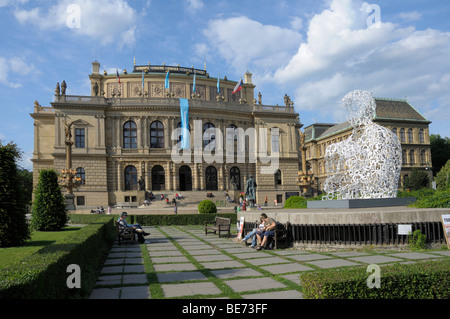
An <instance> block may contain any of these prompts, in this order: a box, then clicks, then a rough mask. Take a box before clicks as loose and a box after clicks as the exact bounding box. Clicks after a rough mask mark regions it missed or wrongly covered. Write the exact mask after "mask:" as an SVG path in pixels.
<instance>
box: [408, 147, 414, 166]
mask: <svg viewBox="0 0 450 319" xmlns="http://www.w3.org/2000/svg"><path fill="white" fill-rule="evenodd" d="M409 163H410V164H414V150H410V151H409Z"/></svg>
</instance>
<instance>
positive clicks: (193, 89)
mask: <svg viewBox="0 0 450 319" xmlns="http://www.w3.org/2000/svg"><path fill="white" fill-rule="evenodd" d="M195 76H196V73H195V72H194V83H193V85H192V93H195Z"/></svg>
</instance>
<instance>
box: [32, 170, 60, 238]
mask: <svg viewBox="0 0 450 319" xmlns="http://www.w3.org/2000/svg"><path fill="white" fill-rule="evenodd" d="M67 219H68V217H67V209H66V200H65V198H64V196H63V194H62V193H61V187H60V186H59V184H58V175H57V174H56V172H55V171H54V170H51V169H49V170H41V171H40V172H39V181H38V184H37V186H36V190H35V196H34V203H33V214H32V218H31V225H32V227H33V228H34V229H36V230H41V231H58V230H61V229H62V228H63V227H64V226H65V225H66V222H67Z"/></svg>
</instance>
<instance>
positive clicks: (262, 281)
mask: <svg viewBox="0 0 450 319" xmlns="http://www.w3.org/2000/svg"><path fill="white" fill-rule="evenodd" d="M224 283H226V284H227V285H228V286H230V287H231V289H233V290H234V291H236V292H243V291H256V290H263V289H274V288H285V287H286V286H285V285H284V284H282V283H281V282H279V281H276V280H275V279H272V278H267V277H261V278H247V279H235V280H225V281H224Z"/></svg>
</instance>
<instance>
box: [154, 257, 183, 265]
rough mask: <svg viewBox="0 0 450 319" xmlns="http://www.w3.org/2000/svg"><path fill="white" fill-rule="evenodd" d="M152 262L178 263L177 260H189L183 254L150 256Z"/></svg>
mask: <svg viewBox="0 0 450 319" xmlns="http://www.w3.org/2000/svg"><path fill="white" fill-rule="evenodd" d="M150 259H151V261H152V263H154V264H167V263H179V262H189V260H188V259H187V258H186V257H184V256H176V257H151V258H150Z"/></svg>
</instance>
